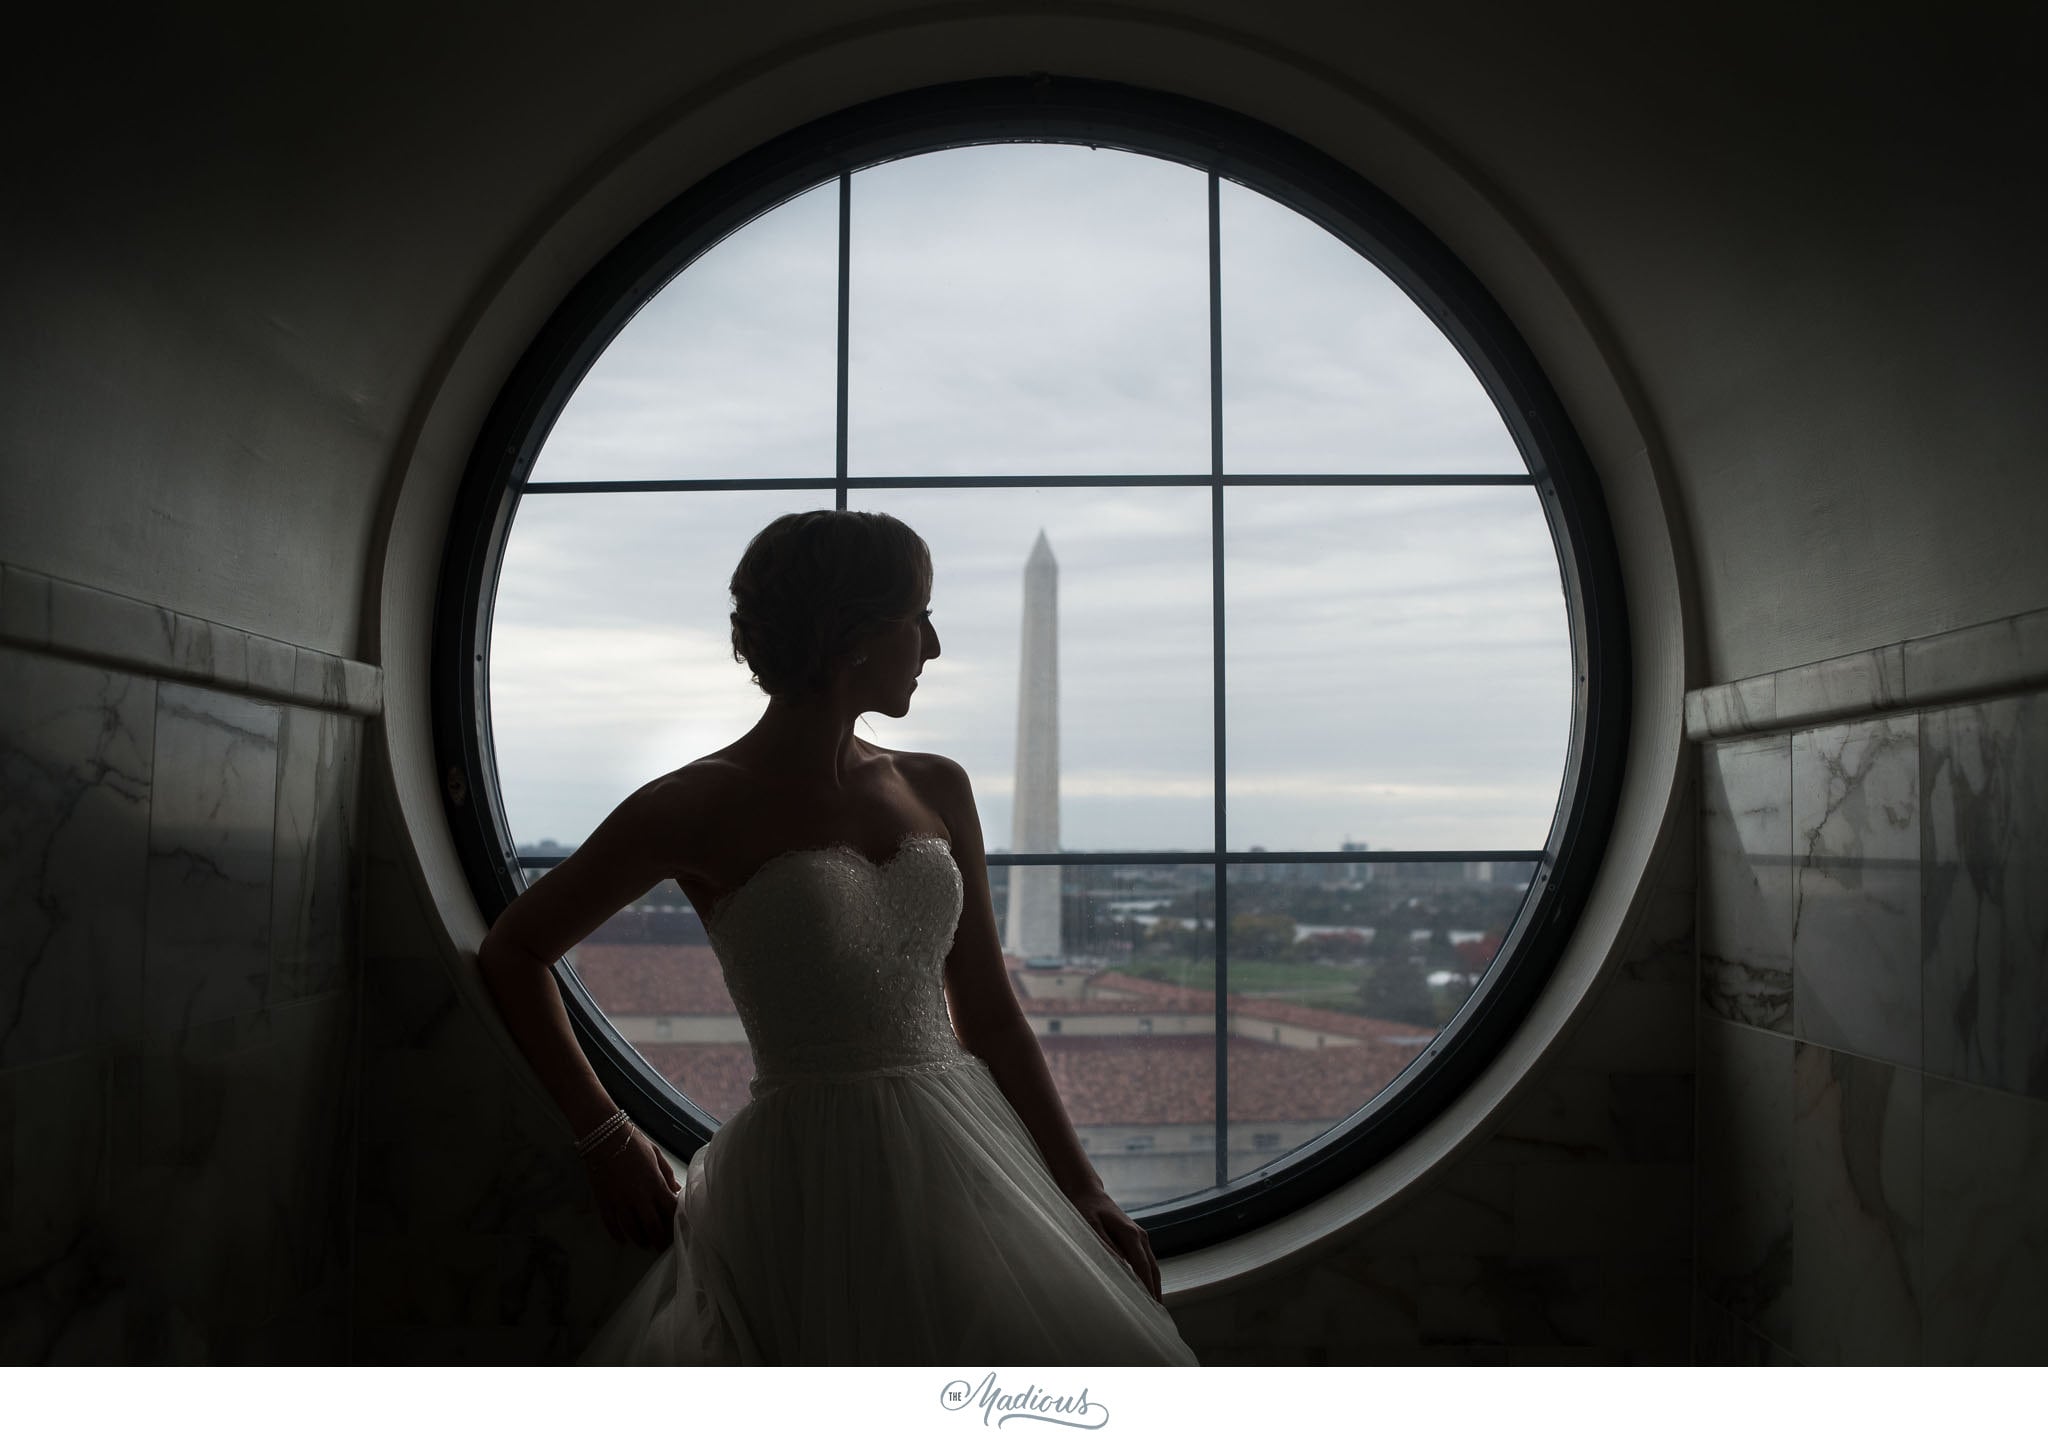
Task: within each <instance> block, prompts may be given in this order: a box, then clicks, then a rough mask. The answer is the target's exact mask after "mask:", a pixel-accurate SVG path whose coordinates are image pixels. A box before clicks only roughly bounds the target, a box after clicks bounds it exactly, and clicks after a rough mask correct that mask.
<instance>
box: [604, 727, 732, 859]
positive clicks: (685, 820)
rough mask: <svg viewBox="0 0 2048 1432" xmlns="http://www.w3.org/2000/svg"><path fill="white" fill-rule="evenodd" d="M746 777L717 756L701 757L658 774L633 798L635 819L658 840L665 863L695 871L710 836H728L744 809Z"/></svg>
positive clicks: (651, 836) (708, 844)
mask: <svg viewBox="0 0 2048 1432" xmlns="http://www.w3.org/2000/svg"><path fill="white" fill-rule="evenodd" d="M745 781H746V773H745V772H744V771H743V770H742V769H741V768H740V767H738V766H736V765H734V764H733V763H732V762H730V761H727V760H725V759H723V758H721V757H718V756H705V757H702V758H700V759H698V760H695V761H692V762H690V763H689V764H688V765H686V766H681V767H678V768H677V769H675V770H673V771H670V772H669V773H668V774H667V775H664V776H657V777H655V778H654V779H653V780H651V781H649V782H648V783H647V784H646V785H644V786H642V787H641V788H640V789H639V790H638V791H636V792H634V794H633V796H632V802H631V803H632V804H633V805H635V806H636V807H637V808H638V809H637V817H638V821H639V822H640V823H641V824H642V825H643V826H644V827H645V829H646V833H647V835H648V836H649V837H650V838H652V839H654V840H655V841H657V842H658V843H659V844H660V846H661V847H662V849H663V851H664V852H665V854H666V856H667V859H668V861H669V863H670V864H671V865H673V866H676V867H677V868H679V869H680V870H681V871H682V872H683V873H685V874H692V873H696V872H697V870H698V868H699V866H700V863H701V862H700V859H699V857H700V855H701V854H702V853H703V852H705V851H706V850H708V849H709V848H710V844H711V840H712V836H713V833H714V832H718V833H721V839H723V838H726V837H729V836H730V833H731V829H732V818H733V814H734V812H735V811H737V810H740V809H742V808H743V794H744V792H743V788H744V785H745Z"/></svg>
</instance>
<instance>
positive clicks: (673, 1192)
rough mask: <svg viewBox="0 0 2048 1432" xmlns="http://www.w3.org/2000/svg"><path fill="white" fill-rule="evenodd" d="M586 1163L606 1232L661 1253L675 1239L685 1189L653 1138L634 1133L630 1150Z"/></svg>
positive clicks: (588, 1158)
mask: <svg viewBox="0 0 2048 1432" xmlns="http://www.w3.org/2000/svg"><path fill="white" fill-rule="evenodd" d="M583 1162H584V1170H585V1172H587V1173H588V1174H589V1175H590V1186H591V1189H592V1190H593V1191H594V1192H595V1193H596V1195H597V1211H598V1213H599V1214H600V1215H602V1216H603V1218H604V1227H605V1232H607V1233H609V1234H611V1236H612V1237H614V1238H616V1239H618V1240H619V1241H620V1242H621V1243H638V1244H640V1245H641V1246H642V1247H644V1248H652V1249H654V1250H656V1251H657V1252H659V1251H660V1250H661V1249H663V1248H666V1247H668V1245H669V1244H670V1243H672V1242H674V1241H675V1220H676V1196H677V1195H678V1194H680V1193H681V1192H682V1189H683V1186H682V1185H681V1184H680V1183H678V1182H677V1181H676V1175H675V1170H674V1169H672V1168H670V1167H669V1166H668V1160H667V1159H666V1158H664V1157H662V1153H661V1150H660V1149H658V1148H656V1147H655V1146H654V1144H653V1143H652V1141H650V1140H649V1139H648V1137H647V1135H645V1134H643V1133H641V1132H640V1130H638V1129H634V1130H633V1136H632V1144H631V1146H630V1147H628V1148H624V1149H612V1150H610V1151H608V1152H605V1153H599V1154H597V1155H595V1156H594V1157H587V1158H585V1159H584V1161H583Z"/></svg>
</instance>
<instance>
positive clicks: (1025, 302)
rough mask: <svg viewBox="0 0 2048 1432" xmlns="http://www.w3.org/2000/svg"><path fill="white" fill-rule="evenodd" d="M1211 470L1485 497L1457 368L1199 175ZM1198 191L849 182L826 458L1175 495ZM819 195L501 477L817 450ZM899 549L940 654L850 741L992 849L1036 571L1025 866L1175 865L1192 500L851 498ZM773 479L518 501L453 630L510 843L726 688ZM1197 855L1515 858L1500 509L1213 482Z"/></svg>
mask: <svg viewBox="0 0 2048 1432" xmlns="http://www.w3.org/2000/svg"><path fill="white" fill-rule="evenodd" d="M1222 200H1223V212H1222V220H1223V225H1222V243H1223V249H1222V252H1223V263H1224V285H1223V296H1224V308H1223V338H1224V362H1225V367H1224V374H1225V409H1224V417H1225V445H1226V448H1225V450H1226V455H1227V456H1228V457H1229V459H1230V461H1231V465H1232V470H1234V471H1289V472H1339V471H1358V470H1365V471H1398V472H1456V471H1483V472H1519V471H1521V470H1522V466H1521V459H1520V456H1519V454H1518V453H1516V451H1515V449H1514V444H1513V442H1512V441H1511V440H1510V438H1509V436H1508V434H1507V430H1506V429H1505V427H1504V426H1503V425H1502V423H1501V421H1500V419H1499V416H1498V415H1497V414H1496V413H1495V412H1494V410H1493V408H1492V405H1491V403H1490V401H1489V400H1488V399H1487V398H1486V395H1485V393H1484V391H1483V390H1482V389H1481V388H1480V386H1479V384H1478V383H1477V381H1476V379H1474V378H1473V377H1472V374H1471V372H1470V371H1469V369H1468V368H1467V367H1466V366H1465V364H1464V362H1463V360H1462V359H1461V358H1460V357H1459V356H1458V355H1457V353H1456V352H1455V350H1454V349H1453V348H1452V347H1451V346H1450V345H1449V343H1448V342H1447V341H1446V340H1445V339H1444V338H1443V337H1442V335H1441V334H1439V333H1438V332H1437V330H1436V329H1435V328H1434V326H1433V325H1432V324H1431V323H1430V322H1429V320H1428V319H1427V318H1426V317H1425V316H1424V315H1423V314H1422V313H1421V311H1420V310H1419V309H1417V308H1416V307H1415V306H1414V305H1413V304H1412V303H1411V302H1410V301H1409V300H1408V299H1407V297H1406V296H1405V295H1404V294H1402V293H1401V292H1400V290H1399V289H1398V287H1396V286H1395V285H1394V284H1393V283H1392V282H1391V281H1390V280H1388V279H1387V278H1386V277H1385V276H1384V275H1382V274H1380V272H1379V271H1378V270H1377V269H1375V268H1373V267H1372V266H1371V265H1370V264H1369V263H1367V262H1366V261H1365V260H1363V259H1362V258H1360V257H1359V256H1358V255H1357V254H1355V253H1353V252H1352V251H1351V250H1350V249H1349V248H1347V247H1346V246H1345V245H1343V244H1342V243H1340V242H1339V241H1337V240H1335V239H1334V238H1332V237H1331V236H1329V235H1328V234H1326V233H1324V232H1323V231H1322V230H1320V229H1318V228H1316V227H1315V226H1314V225H1313V224H1310V223H1309V222H1308V221H1307V220H1305V219H1302V218H1301V217H1300V216H1298V215H1295V214H1293V213H1292V212H1291V211H1288V210H1286V209H1284V208H1281V207H1280V206H1278V205H1276V204H1273V203H1272V202H1270V201H1268V200H1266V199H1264V198H1263V197H1261V196H1259V195H1256V194H1254V193H1252V192H1251V191H1249V190H1245V189H1242V188H1239V187H1238V186H1236V185H1233V184H1225V185H1224V186H1223V189H1222ZM1205 203H1206V199H1205V181H1204V179H1203V176H1202V175H1201V174H1199V173H1198V172H1197V171H1194V170H1191V169H1188V168H1186V167H1184V166H1181V165H1176V164H1172V163H1168V162H1165V161H1158V160H1152V159H1147V158H1144V157H1141V156H1136V155H1131V154H1128V153H1124V152H1121V151H1114V150H1088V149H1085V148H1078V147H1073V146H1041V145H995V146H982V147H977V148H970V149H958V150H948V151H942V152H940V153H937V154H932V155H925V156H918V157H916V158H913V159H907V160H902V161H897V162H894V163H891V164H888V165H883V166H879V167H877V168H874V169H869V170H864V171H862V172H860V173H859V174H858V175H856V176H855V179H854V189H853V224H854V229H853V288H852V295H851V303H850V310H851V315H852V333H851V341H850V351H851V370H850V381H849V402H850V416H849V456H850V463H851V467H852V471H853V472H854V473H855V474H856V475H858V474H861V473H873V474H881V475H909V474H916V473H924V474H933V475H962V474H1008V473H1045V474H1059V473H1104V474H1115V473H1160V472H1166V473H1175V472H1185V473H1197V474H1199V473H1205V472H1206V471H1207V470H1208V466H1209V412H1208V384H1209V377H1208V312H1207V305H1208V270H1207V254H1206V249H1205V243H1206V232H1207V230H1206V217H1205V208H1204V206H1205ZM837 224H838V209H837V198H836V193H835V191H834V190H833V188H832V187H831V186H829V185H828V186H825V187H823V188H820V189H818V190H815V191H812V192H811V193H810V194H806V195H803V196H800V197H798V198H797V199H795V200H792V201H791V202H789V203H787V204H785V205H783V206H781V207H780V208H778V209H776V210H775V211H773V212H771V213H770V214H768V215H766V216H764V217H762V218H761V219H758V220H756V221H755V222H754V223H753V224H751V225H749V226H748V227H747V228H745V229H742V230H741V231H739V232H738V233H737V234H735V235H734V236H732V237H731V238H729V239H728V240H727V241H725V242H724V243H722V244H721V245H719V246H718V247H717V248H715V249H714V250H712V251H711V252H710V253H709V254H707V255H706V256H704V257H703V258H702V259H700V260H699V261H698V262H697V263H696V264H695V265H693V266H692V267H691V268H690V269H688V270H686V271H685V272H684V273H683V274H682V275H681V276H679V277H678V278H677V279H676V280H675V281H674V282H672V283H670V284H669V285H668V286H667V287H666V288H665V289H664V290H662V292H661V293H659V294H658V295H656V297H655V298H654V299H653V300H651V301H650V302H649V303H648V304H647V305H646V306H645V307H644V308H643V309H642V310H641V312H640V314H639V315H638V316H637V317H636V318H635V319H634V320H633V321H632V323H630V324H629V325H628V326H627V328H626V329H625V330H624V331H623V332H622V333H621V335H620V336H619V338H618V339H617V340H616V341H615V342H614V343H613V344H612V345H611V347H610V348H609V349H608V350H607V351H606V352H605V353H604V355H603V356H602V357H601V358H600V359H599V360H598V362H597V363H596V364H595V365H594V366H593V368H592V370H591V372H590V374H589V375H588V376H587V378H586V379H585V381H584V383H583V385H582V387H580V388H579V389H578V390H577V393H576V394H575V396H574V397H573V398H572V399H571V401H570V403H569V405H568V408H567V409H566V410H565V412H564V414H563V415H562V418H561V420H560V421H559V422H558V423H557V424H556V427H555V429H554V431H553V432H552V433H551V435H550V436H549V439H548V442H547V445H546V447H545V449H544V451H543V452H542V454H541V458H540V462H539V464H538V465H537V468H536V479H537V480H540V479H551V480H560V479H575V478H595V477H690V476H698V477H703V476H801V477H814V478H818V479H821V480H829V479H830V477H831V476H832V471H833V463H834V446H835V435H834V401H835V400H834V380H835V379H834V352H835V340H836V310H835V293H836V278H835V274H836V268H835V264H836V255H837V241H838V230H837ZM850 501H851V503H852V505H854V506H856V507H863V508H870V509H875V510H882V511H888V512H892V513H894V514H896V515H897V516H900V517H902V518H903V519H904V520H905V521H907V522H909V523H910V524H911V525H912V526H913V527H915V528H917V529H918V531H919V532H920V533H922V534H923V535H924V537H925V538H926V540H927V541H928V542H929V543H930V545H931V547H932V550H933V554H934V558H935V562H936V566H937V579H936V585H935V589H934V596H933V607H934V622H935V624H936V626H937V629H938V631H939V633H940V637H941V640H942V643H943V645H944V651H943V654H942V655H941V657H940V658H939V659H938V660H937V661H935V662H934V663H932V664H931V666H930V668H929V670H928V672H927V675H926V677H925V679H924V680H923V681H922V682H921V684H920V686H919V688H918V694H917V697H916V699H915V702H914V704H913V707H912V710H911V713H910V714H909V715H908V716H907V717H905V718H903V719H902V720H900V721H891V720H888V719H886V718H882V717H869V718H867V721H866V724H865V725H864V726H863V728H862V731H863V734H868V735H870V737H871V739H876V740H879V741H880V742H881V743H882V744H884V745H890V746H897V747H905V748H915V749H936V750H942V751H945V752H947V753H948V754H951V755H953V756H955V757H956V758H957V759H959V760H960V761H961V762H962V763H963V764H964V765H965V766H966V767H967V768H968V770H969V772H970V774H972V775H973V776H974V778H975V780H976V785H977V793H978V796H979V797H980V801H981V808H982V816H983V824H984V830H985V832H986V833H987V837H988V840H989V843H990V845H991V847H992V848H993V847H1000V846H1003V845H1005V844H1007V842H1008V833H1009V815H1010V790H1009V787H1010V784H1011V776H1012V768H1013V761H1014V742H1015V738H1016V729H1015V721H1016V707H1017V685H1016V683H1017V659H1018V658H1017V653H1018V645H1019V624H1020V621H1021V612H1022V566H1023V561H1024V557H1025V554H1026V553H1027V552H1028V551H1029V548H1030V545H1031V542H1032V540H1033V538H1034V537H1035V536H1036V535H1037V533H1038V531H1039V530H1040V529H1043V530H1044V531H1045V532H1046V533H1047V536H1048V540H1049V541H1050V543H1051V545H1052V548H1053V551H1054V554H1055V556H1056V558H1057V560H1058V562H1059V567H1060V588H1059V612H1060V671H1059V680H1060V697H1061V730H1060V740H1061V755H1062V764H1063V769H1064V771H1065V772H1066V775H1065V776H1064V778H1063V785H1062V796H1063V808H1062V816H1063V829H1062V840H1063V843H1065V844H1067V845H1069V846H1072V847H1077V848H1082V847H1088V846H1102V847H1123V848H1131V847H1140V846H1147V845H1157V846H1165V847H1183V848H1199V847H1205V846H1206V845H1207V843H1208V839H1209V825H1210V819H1211V818H1210V816H1209V815H1208V814H1207V811H1208V804H1207V803H1208V802H1209V800H1210V797H1211V794H1212V788H1213V784H1214V761H1215V756H1214V730H1213V719H1212V703H1213V696H1212V692H1211V686H1210V672H1211V665H1212V660H1213V651H1212V634H1213V617H1212V611H1211V552H1210V495H1209V490H1208V488H1207V487H1206V486H1202V487H1195V488H1186V489H1178V488H1149V487H1148V488H1091V489H1058V488H1014V489H989V488H984V489H975V490H957V489H955V490H948V489H914V490H913V489H892V490H859V489H857V490H855V491H854V492H853V493H852V494H851V495H850ZM831 505H832V495H831V490H830V488H829V487H821V488H820V489H818V490H817V491H815V492H810V491H800V492H787V491H785V492H715V493H705V492H681V493H658V494H657V493H639V494H626V495H591V494H584V495H547V494H543V493H537V492H536V493H529V495H528V496H526V497H525V498H524V499H523V500H522V502H521V505H520V507H519V509H518V512H517V515H516V518H515V521H514V523H513V526H512V529H511V533H510V538H509V540H508V544H507V550H506V554H505V561H504V564H503V571H502V575H501V579H500V586H499V595H498V605H497V608H496V613H495V617H494V633H493V655H492V668H491V679H492V701H493V722H494V731H495V735H496V744H497V751H498V757H499V768H500V781H501V785H502V787H503V790H504V792H505V798H506V801H507V805H508V809H509V813H510V816H511V819H512V822H513V825H514V831H515V836H516V837H517V838H518V839H520V840H531V839H538V838H541V837H543V836H548V837H553V838H556V839H561V840H576V839H580V838H581V837H582V836H583V835H584V834H585V833H587V832H588V830H589V829H590V828H591V826H592V825H594V824H595V822H596V821H597V819H599V818H600V817H601V816H602V815H603V814H604V812H605V811H606V810H608V809H609V808H610V806H611V805H612V804H613V803H615V802H616V800H617V799H618V798H619V797H620V796H622V795H623V794H625V793H626V792H627V791H629V790H631V789H632V788H633V787H634V786H635V785H637V784H639V783H640V782H641V781H644V780H646V779H649V778H651V777H652V776H654V775H656V774H659V773H660V772H661V771H662V770H666V769H671V768H673V767H674V766H676V765H679V764H682V763H683V762H685V761H687V760H690V759H692V758H694V757H696V756H698V755H702V754H704V753H706V752H708V751H710V750H713V749H716V748H718V747H720V746H723V745H725V744H727V743H729V742H730V741H732V740H734V739H736V738H737V737H738V736H739V735H741V734H742V733H743V732H744V731H745V730H746V729H747V728H748V727H749V726H750V725H751V724H752V722H753V720H754V719H755V718H756V717H757V716H758V713H759V711H760V708H761V705H762V702H763V698H762V697H761V696H760V694H759V692H758V691H757V690H755V688H753V687H752V686H750V685H749V684H748V683H747V679H746V672H745V670H744V669H743V668H741V667H738V666H736V665H735V664H734V663H733V662H732V660H731V654H730V649H729V645H728V641H727V627H726V613H727V612H728V611H729V603H728V601H727V596H726V582H727V580H728V579H729V577H730V574H731V571H732V567H733V564H734V563H735V562H736V561H737V560H738V558H739V555H740V552H741V550H742V549H743V547H744V546H745V543H746V541H747V540H748V538H750V537H751V536H752V535H753V533H754V532H756V531H758V530H759V529H760V527H761V526H763V525H764V524H765V523H766V522H767V521H769V520H770V519H771V518H773V517H775V516H776V515H778V514H780V513H782V512H788V511H797V510H804V509H807V508H813V507H829V506H831ZM1224 538H1225V571H1224V594H1225V620H1224V642H1225V662H1224V666H1225V673H1226V677H1227V686H1226V732H1227V741H1228V755H1229V759H1228V767H1227V769H1228V775H1229V780H1230V801H1229V806H1228V813H1229V820H1230V828H1229V829H1230V843H1231V845H1232V846H1233V847H1236V848H1242V847H1243V846H1245V845H1248V844H1252V843H1257V844H1261V845H1265V846H1267V847H1269V848H1273V849H1281V848H1293V847H1300V848H1331V847H1333V846H1334V845H1335V843H1336V842H1337V841H1338V840H1339V839H1342V838H1345V837H1347V836H1349V837H1351V838H1358V839H1365V840H1369V841H1370V842H1371V843H1372V844H1373V845H1374V846H1375V847H1378V848H1386V847H1390V846H1398V845H1404V844H1405V845H1411V846H1415V847H1419V848H1439V847H1443V846H1446V845H1450V846H1472V847H1475V848H1476V847H1487V846H1502V847H1527V846H1534V845H1540V844H1541V843H1542V841H1543V839H1544V836H1545V834H1546V832H1547V830H1548V826H1549V821H1550V818H1551V814H1552V811H1553V809H1554V806H1555V804H1556V798H1557V785H1558V780H1559V776H1560V773H1561V771H1562V767H1563V757H1564V747H1565V739H1566V736H1567V734H1568V731H1569V722H1570V714H1571V711H1570V702H1571V691H1572V673H1571V662H1570V650H1569V641H1568V635H1567V630H1568V629H1567V625H1566V613H1565V607H1564V600H1563V593H1562V590H1561V586H1560V582H1559V574H1558V568H1557V560H1556V554H1555V550H1554V547H1553V546H1552V543H1551V539H1550V535H1549V531H1548V527H1547V524H1546V521H1545V518H1544V515H1543V512H1542V510H1541V507H1540V504H1539V503H1538V501H1537V499H1536V496H1535V493H1534V490H1533V489H1532V488H1529V487H1526V486H1517V487H1501V488H1335V487H1292V488H1230V489H1227V490H1226V492H1225V494H1224Z"/></svg>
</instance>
